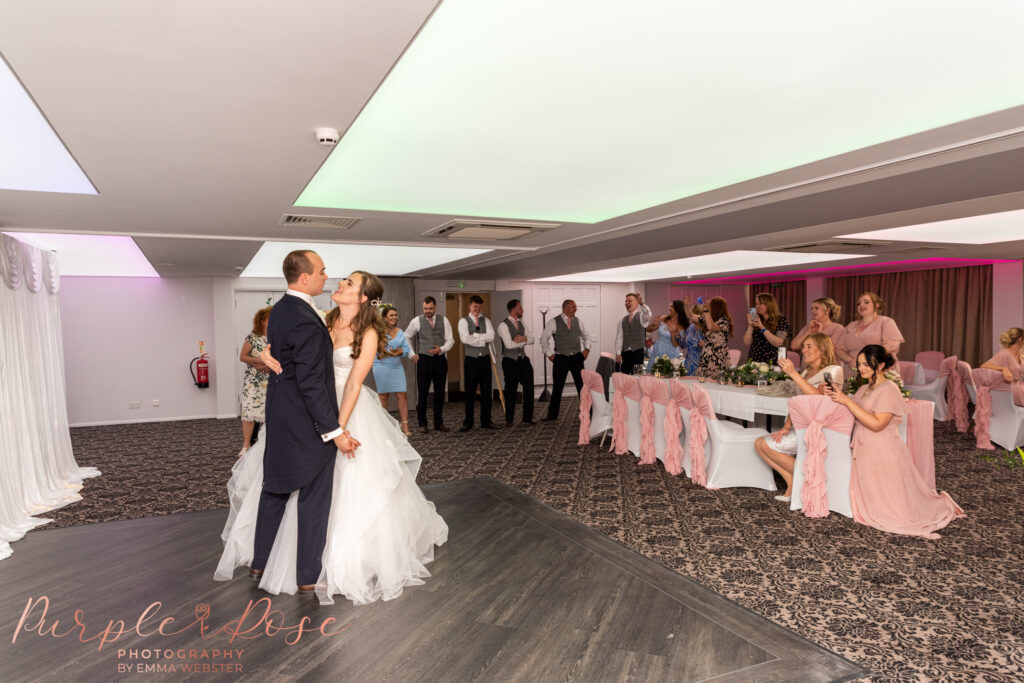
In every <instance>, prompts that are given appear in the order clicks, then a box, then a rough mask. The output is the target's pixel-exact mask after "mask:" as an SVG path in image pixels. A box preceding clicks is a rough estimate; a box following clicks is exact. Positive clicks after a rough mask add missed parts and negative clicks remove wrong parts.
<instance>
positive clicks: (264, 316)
mask: <svg viewBox="0 0 1024 683" xmlns="http://www.w3.org/2000/svg"><path fill="white" fill-rule="evenodd" d="M269 320H270V307H269V306H268V307H267V308H261V309H260V310H258V311H256V315H254V316H253V317H252V332H250V333H249V335H248V336H247V337H246V338H245V341H244V342H243V343H242V351H241V353H239V354H238V360H240V361H242V362H243V363H245V374H244V375H243V376H242V395H241V397H240V402H241V408H242V409H241V413H242V450H240V451H238V455H239V456H241V455H242V453H245V452H246V451H247V450H249V446H251V445H252V435H253V432H254V431H255V429H256V423H257V422H258V423H260V424H263V422H264V421H265V420H266V416H265V415H266V411H265V406H266V402H267V381H268V380H269V378H270V375H269V373H268V372H267V366H266V365H264V364H263V361H261V360H260V351H262V350H263V349H264V348H266V346H267V322H268V321H269Z"/></svg>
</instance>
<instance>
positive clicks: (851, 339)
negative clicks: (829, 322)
mask: <svg viewBox="0 0 1024 683" xmlns="http://www.w3.org/2000/svg"><path fill="white" fill-rule="evenodd" d="M904 341H906V340H905V339H904V338H903V333H902V332H900V328H899V327H897V326H896V321H895V320H893V319H892V318H890V317H889V316H887V315H880V316H878V317H877V318H875V319H874V320H873V321H872V323H871V324H870V325H868V326H867V327H861V323H860V320H854V321H853V322H852V323H850V324H849V325H847V326H846V332H845V333H844V334H843V336H842V337H840V338H839V343H840V345H842V347H843V349H844V350H845V351H846V353H848V354H850V357H851V358H853V359H854V360H855V361H856V359H857V354H858V353H860V350H861V349H863V348H864V347H865V346H867V345H868V344H878V345H879V346H885V344H886V342H897V348H898V347H899V344H902V343H903V342H904ZM892 356H893V358H896V353H895V352H893V354H892ZM896 360H897V362H896V365H894V366H893V367H894V369H895V370H896V372H899V369H900V365H899V359H898V358H897V359H896ZM847 367H850V368H852V369H853V370H854V373H853V375H852V376H853V377H856V376H857V375H858V374H859V373H857V372H856V370H857V364H856V362H854V364H853V365H852V366H847Z"/></svg>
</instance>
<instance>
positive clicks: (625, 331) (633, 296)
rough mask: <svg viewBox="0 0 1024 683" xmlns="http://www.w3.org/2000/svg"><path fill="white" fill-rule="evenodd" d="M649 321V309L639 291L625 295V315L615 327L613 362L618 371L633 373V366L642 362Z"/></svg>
mask: <svg viewBox="0 0 1024 683" xmlns="http://www.w3.org/2000/svg"><path fill="white" fill-rule="evenodd" d="M650 323H651V309H650V308H648V307H647V306H645V305H644V300H643V299H642V298H641V296H640V294H639V292H630V293H629V294H627V295H626V315H624V316H623V317H622V320H620V321H619V325H618V327H617V328H615V349H616V351H618V356H617V357H616V358H615V362H617V363H619V365H620V372H624V373H626V374H627V375H631V374H633V368H634V367H635V366H637V365H643V364H644V345H645V343H646V341H647V326H648V325H650Z"/></svg>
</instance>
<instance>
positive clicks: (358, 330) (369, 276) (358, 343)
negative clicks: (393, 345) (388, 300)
mask: <svg viewBox="0 0 1024 683" xmlns="http://www.w3.org/2000/svg"><path fill="white" fill-rule="evenodd" d="M352 274H353V275H356V274H359V275H361V276H362V278H363V283H362V286H361V287H360V288H359V298H360V299H362V298H363V297H364V296H365V297H366V301H361V302H360V304H359V312H358V313H356V317H355V318H353V319H352V322H351V323H349V327H351V328H352V357H353V358H358V357H359V351H360V350H361V349H362V346H363V335H364V334H365V333H366V330H368V329H370V328H371V327H372V328H373V329H374V330H376V331H377V358H383V357H384V348H385V346H387V342H388V331H387V328H386V327H385V325H384V319H383V318H382V317H381V315H380V310H378V308H377V306H375V305H374V303H375V302H379V301H380V298H381V296H382V295H383V294H384V285H383V284H381V281H380V278H378V277H377V276H376V275H374V274H373V273H367V272H366V271H365V270H356V271H353V272H352ZM339 317H341V310H340V309H339V308H338V307H337V306H335V307H334V308H332V309H331V310H330V311H328V313H327V317H326V319H325V322H326V323H327V329H329V330H333V329H334V324H335V323H336V322H337V321H338V318H339Z"/></svg>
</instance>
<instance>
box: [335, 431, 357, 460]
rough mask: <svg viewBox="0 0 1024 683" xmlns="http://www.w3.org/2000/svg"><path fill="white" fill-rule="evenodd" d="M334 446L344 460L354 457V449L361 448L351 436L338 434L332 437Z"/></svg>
mask: <svg viewBox="0 0 1024 683" xmlns="http://www.w3.org/2000/svg"><path fill="white" fill-rule="evenodd" d="M334 445H335V446H337V447H338V450H339V451H341V454H342V455H344V456H345V457H346V458H350V459H351V458H354V457H356V449H357V448H359V447H360V446H362V444H361V443H359V441H358V440H356V439H355V438H354V437H353V436H352V435H351V434H347V433H346V434H339V435H338V436H336V437H334Z"/></svg>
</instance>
